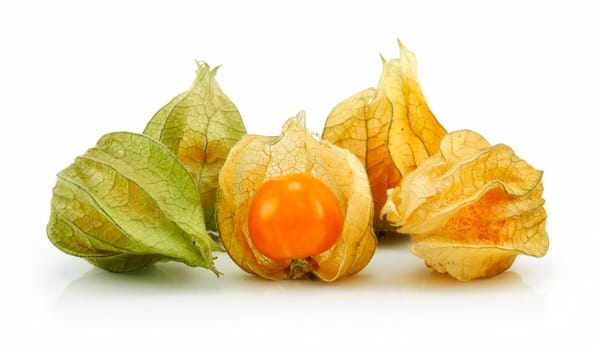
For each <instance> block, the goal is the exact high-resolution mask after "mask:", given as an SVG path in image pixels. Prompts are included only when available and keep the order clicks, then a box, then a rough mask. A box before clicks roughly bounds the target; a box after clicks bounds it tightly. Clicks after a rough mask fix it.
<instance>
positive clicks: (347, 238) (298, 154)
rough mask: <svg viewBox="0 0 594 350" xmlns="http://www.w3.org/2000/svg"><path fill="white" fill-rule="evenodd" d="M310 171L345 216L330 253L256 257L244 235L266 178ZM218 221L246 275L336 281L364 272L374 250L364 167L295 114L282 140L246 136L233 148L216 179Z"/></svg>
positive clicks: (371, 210) (302, 114) (369, 194)
mask: <svg viewBox="0 0 594 350" xmlns="http://www.w3.org/2000/svg"><path fill="white" fill-rule="evenodd" d="M293 173H308V174H311V175H313V176H314V177H316V178H318V179H320V180H321V181H323V182H324V183H325V184H326V185H327V186H328V187H329V188H330V190H331V191H332V192H333V194H334V195H335V196H336V198H337V199H338V201H339V203H340V206H341V210H342V212H343V217H344V220H345V222H344V225H343V230H342V232H341V234H340V237H339V238H338V240H337V241H336V243H335V244H334V246H332V247H331V248H330V249H328V250H326V251H325V252H322V253H321V254H318V255H315V256H311V257H308V258H305V259H283V260H274V259H270V258H268V257H266V256H264V255H263V254H262V253H260V252H259V251H258V250H257V249H256V248H255V246H254V244H253V243H252V241H251V239H250V235H249V232H248V223H247V218H248V212H249V208H250V205H251V202H252V199H253V197H254V195H255V193H256V191H257V190H258V188H259V187H260V186H261V185H262V184H264V183H265V182H266V181H267V180H268V179H270V178H273V177H277V176H283V175H288V174H293ZM219 185H220V187H219V196H218V197H219V202H218V207H217V223H218V227H219V232H220V237H221V240H222V242H223V245H224V246H225V248H226V249H227V252H228V253H229V256H230V257H231V258H232V259H233V260H234V261H235V262H236V263H237V264H238V265H239V266H240V267H241V268H242V269H243V270H245V271H247V272H249V273H253V274H255V275H258V276H261V277H264V278H267V279H273V280H276V279H295V278H302V277H316V278H318V279H320V280H323V281H334V280H336V279H339V278H341V277H344V276H348V275H352V274H354V273H357V272H359V271H360V270H361V269H363V268H364V267H365V266H366V265H367V263H368V262H369V260H370V259H371V257H372V256H373V253H374V251H375V247H376V238H375V233H374V231H373V227H372V220H373V201H372V198H371V191H370V188H369V183H368V180H367V175H366V173H365V169H364V168H363V166H362V164H361V163H360V162H359V160H358V159H357V158H356V157H355V156H354V155H353V154H352V153H350V152H349V151H347V150H344V149H341V148H339V147H336V146H334V145H332V144H331V143H329V142H326V141H319V140H318V139H317V138H316V137H314V136H313V135H312V134H311V133H309V131H308V130H307V129H306V128H305V114H304V113H303V112H301V113H299V114H298V115H297V116H296V117H293V118H290V119H289V120H288V121H287V122H286V123H285V125H284V126H283V130H282V134H281V135H280V136H259V135H247V136H245V137H243V138H242V139H241V140H240V141H239V142H238V143H237V144H236V145H235V146H234V147H233V149H232V150H231V152H230V153H229V156H228V159H227V161H226V162H225V165H224V166H223V168H222V169H221V173H220V178H219Z"/></svg>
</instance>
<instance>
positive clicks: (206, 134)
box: [144, 62, 246, 231]
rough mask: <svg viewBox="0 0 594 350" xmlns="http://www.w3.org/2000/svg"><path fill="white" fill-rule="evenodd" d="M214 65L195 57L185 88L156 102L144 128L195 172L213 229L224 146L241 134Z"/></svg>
mask: <svg viewBox="0 0 594 350" xmlns="http://www.w3.org/2000/svg"><path fill="white" fill-rule="evenodd" d="M217 69H218V67H216V68H214V69H212V70H211V69H210V67H209V66H208V64H206V63H204V62H198V69H197V71H196V79H195V80H194V83H193V84H192V86H191V87H190V89H188V90H187V91H185V92H183V93H181V94H179V95H177V96H176V97H174V98H173V99H172V100H171V101H170V102H169V103H168V104H166V105H165V106H164V107H163V108H161V109H160V110H159V111H158V112H157V113H156V114H155V115H154V116H153V118H152V119H151V120H150V121H149V123H148V124H147V126H146V128H145V130H144V134H145V135H149V136H151V137H154V138H156V139H157V140H159V141H160V142H161V143H163V144H164V145H165V146H166V147H167V148H169V149H170V150H171V151H172V152H173V153H175V154H176V155H177V157H178V158H179V160H180V161H181V162H182V163H183V164H184V166H185V167H186V168H187V169H188V171H189V172H190V173H191V174H192V176H193V177H194V179H195V181H196V184H197V186H198V190H199V192H200V199H201V202H202V206H203V209H204V219H205V223H206V228H207V229H208V230H211V231H216V230H217V228H216V219H215V208H216V201H217V188H218V176H219V172H220V170H221V167H222V166H223V163H224V162H225V160H226V159H227V154H228V153H229V150H230V149H231V148H232V147H233V146H234V145H235V143H237V141H238V140H239V139H240V138H241V137H242V136H243V135H245V134H246V130H245V126H244V124H243V121H242V119H241V116H240V114H239V112H238V111H237V107H235V105H234V104H233V102H231V100H230V99H229V98H228V97H227V96H226V95H225V94H224V93H223V91H222V90H221V87H220V86H219V84H218V83H217V81H216V80H215V75H216V72H217Z"/></svg>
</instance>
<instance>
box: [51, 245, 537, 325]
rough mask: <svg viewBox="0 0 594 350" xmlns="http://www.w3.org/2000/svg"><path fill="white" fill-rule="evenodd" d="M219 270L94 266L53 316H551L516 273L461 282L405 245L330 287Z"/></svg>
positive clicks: (134, 321)
mask: <svg viewBox="0 0 594 350" xmlns="http://www.w3.org/2000/svg"><path fill="white" fill-rule="evenodd" d="M71 263H72V264H84V262H83V261H76V260H75V261H72V262H71ZM217 266H218V267H219V269H220V270H221V271H222V272H223V273H224V275H223V276H222V277H220V278H217V277H215V276H214V274H212V273H211V272H209V271H206V270H202V269H192V268H188V267H186V266H184V265H182V264H178V263H166V264H157V265H156V266H153V267H151V268H148V269H146V270H144V271H141V272H139V273H135V274H113V273H108V272H105V271H102V270H99V269H97V268H94V267H89V268H88V269H87V270H86V272H84V273H82V275H80V276H78V277H76V278H74V279H73V280H72V281H70V282H69V283H67V284H66V285H65V287H64V288H63V290H62V291H61V292H60V293H59V294H58V296H57V297H56V299H55V300H54V301H53V302H52V303H50V307H49V310H48V313H49V314H48V316H49V318H50V319H52V320H54V321H58V322H61V323H63V324H65V325H70V326H76V327H80V326H83V325H85V326H92V327H103V326H104V327H133V328H134V327H140V328H144V327H145V326H146V325H144V324H143V323H142V322H144V320H147V319H151V317H152V315H155V314H159V315H160V316H159V318H161V319H168V318H171V319H172V320H175V322H174V323H173V324H177V323H182V324H184V325H192V324H195V325H196V326H198V325H207V326H208V327H215V328H216V326H217V325H219V326H221V327H223V326H224V325H225V324H226V323H227V322H229V320H230V319H233V320H234V321H233V322H239V323H241V324H243V325H244V326H245V327H248V328H249V327H251V325H254V324H258V323H262V322H264V323H265V322H269V320H270V319H274V320H277V321H278V320H283V322H285V323H286V324H295V325H296V324H300V323H302V322H305V323H313V324H316V323H320V322H321V323H324V322H329V323H330V324H332V325H333V326H332V327H336V325H340V324H343V325H344V326H345V327H347V328H348V327H349V325H350V326H352V327H359V326H362V325H364V324H369V322H371V323H374V322H375V321H374V320H376V321H377V320H381V321H382V322H389V323H390V325H391V326H396V325H399V326H424V327H427V326H440V327H458V326H461V325H464V327H481V326H487V327H488V326H493V325H497V324H499V323H500V322H502V321H503V320H504V321H505V322H506V323H507V324H509V325H519V326H522V325H526V324H530V325H535V324H537V323H539V322H541V321H542V320H543V314H544V313H545V310H546V295H542V294H539V293H537V292H535V291H534V290H533V289H532V288H531V287H530V286H528V285H527V284H526V283H524V282H523V280H522V278H521V276H520V274H518V273H517V272H515V271H513V270H512V271H508V272H505V273H503V274H501V275H499V276H496V277H494V278H491V279H485V280H477V281H473V282H466V283H464V282H459V281H456V280H454V279H452V278H450V277H448V276H446V275H442V274H439V273H436V272H433V271H432V270H430V269H428V268H426V267H425V266H424V265H423V263H422V261H420V260H419V259H417V258H416V257H414V256H412V254H410V253H409V252H408V251H407V249H406V241H405V240H404V239H399V240H392V241H388V242H382V244H381V245H380V247H379V249H378V251H377V253H376V256H375V257H374V259H373V260H372V263H371V264H370V265H369V266H368V267H367V268H366V269H365V270H364V271H363V272H362V273H360V274H358V275H355V276H352V277H350V278H346V279H343V280H340V281H338V282H335V283H331V284H328V283H323V282H319V281H309V280H296V281H267V280H263V279H261V278H258V277H255V276H251V275H248V274H246V273H244V272H243V271H241V270H240V269H239V268H238V267H236V266H235V265H234V264H233V262H232V261H231V260H230V259H229V258H228V257H227V256H226V255H224V254H219V258H218V259H217ZM205 316H206V317H205ZM173 324H172V325H173ZM378 326H379V327H380V328H381V327H384V326H387V325H386V324H384V325H378Z"/></svg>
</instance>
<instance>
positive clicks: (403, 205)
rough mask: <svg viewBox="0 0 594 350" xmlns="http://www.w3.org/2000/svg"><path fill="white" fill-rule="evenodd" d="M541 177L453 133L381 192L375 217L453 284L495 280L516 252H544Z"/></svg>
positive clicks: (503, 152) (504, 153)
mask: <svg viewBox="0 0 594 350" xmlns="http://www.w3.org/2000/svg"><path fill="white" fill-rule="evenodd" d="M542 174H543V172H542V171H540V170H537V169H535V168H533V167H532V166H531V165H530V164H528V163H527V162H526V161H524V160H522V159H520V158H519V157H518V156H517V155H516V154H515V153H514V151H513V150H512V149H511V148H510V147H508V146H506V145H501V144H499V145H494V146H491V145H490V144H489V143H488V142H487V141H486V140H485V139H484V138H483V137H482V136H480V135H479V134H477V133H475V132H472V131H469V130H462V131H457V132H453V133H451V134H448V135H446V136H445V137H444V138H443V140H442V141H441V144H440V150H439V153H438V154H436V155H434V156H431V157H430V158H428V159H427V160H425V162H423V163H422V164H421V165H420V166H419V167H418V168H417V169H416V170H414V171H413V172H411V173H410V174H408V176H406V177H405V178H404V179H403V181H402V182H401V184H400V185H399V186H397V187H395V188H394V189H391V190H390V191H389V192H388V200H387V202H386V204H385V206H384V207H383V209H382V215H383V217H384V218H386V220H387V221H388V222H390V223H391V224H392V225H393V226H394V227H395V228H396V229H397V230H398V232H400V233H406V234H410V235H411V238H412V240H413V243H412V245H411V246H410V250H411V251H412V252H413V253H415V254H416V255H417V256H419V257H420V258H422V259H424V260H425V263H426V264H427V265H428V266H430V267H433V268H435V269H436V270H437V271H439V272H447V273H448V274H450V275H451V276H453V277H454V278H456V279H458V280H471V279H475V278H481V277H490V276H494V275H496V274H498V273H500V272H502V271H505V270H507V269H508V268H509V267H510V266H511V265H512V263H513V261H514V259H515V258H516V256H517V255H520V254H525V255H531V256H535V257H542V256H544V255H545V254H546V252H547V250H548V246H549V240H548V235H547V232H546V216H547V214H546V211H545V209H544V202H545V201H544V199H543V198H542V193H543V184H542Z"/></svg>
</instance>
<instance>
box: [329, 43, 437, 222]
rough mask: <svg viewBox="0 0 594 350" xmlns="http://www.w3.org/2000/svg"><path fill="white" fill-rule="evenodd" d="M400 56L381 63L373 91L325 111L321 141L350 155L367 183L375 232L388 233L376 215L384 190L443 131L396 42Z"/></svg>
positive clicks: (412, 61)
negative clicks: (360, 166)
mask: <svg viewBox="0 0 594 350" xmlns="http://www.w3.org/2000/svg"><path fill="white" fill-rule="evenodd" d="M398 45H399V48H400V58H398V59H392V60H389V61H386V60H385V59H384V58H383V57H382V64H383V71H382V75H381V77H380V80H379V83H378V87H377V89H374V88H368V89H365V90H362V91H360V92H358V93H356V94H354V95H353V96H351V97H349V98H347V99H345V100H343V101H341V102H340V103H339V104H338V105H337V106H336V107H334V108H333V110H332V111H331V112H330V114H329V116H328V118H327V120H326V124H325V126H324V132H323V133H322V139H324V140H328V141H330V142H332V143H333V144H335V145H337V146H340V147H342V148H346V149H348V150H350V151H351V152H353V153H354V154H355V155H356V156H357V157H358V158H359V160H360V161H361V162H362V163H363V165H364V167H365V169H366V171H367V174H368V177H369V182H370V184H371V192H372V194H373V200H374V207H375V216H374V227H375V229H376V231H386V230H390V229H391V227H390V226H389V225H388V226H386V224H385V222H384V221H383V220H382V218H381V217H380V215H379V214H380V210H381V208H382V206H383V205H384V203H385V202H386V198H387V197H386V191H387V190H388V189H390V188H393V187H395V186H397V185H398V184H399V183H400V181H401V180H402V177H403V176H406V174H408V173H410V172H411V171H412V170H414V169H415V168H416V167H417V166H418V164H420V163H421V162H422V161H423V160H425V159H427V158H428V157H429V156H431V155H432V154H435V153H436V152H437V150H438V147H439V141H440V140H441V137H443V136H444V135H445V134H446V130H445V129H444V128H443V127H442V126H441V124H440V123H439V122H438V121H437V119H436V118H435V117H434V116H433V114H432V112H431V110H430V109H429V106H428V105H427V102H426V100H425V97H424V96H423V93H422V91H421V87H420V84H419V82H418V79H417V61H416V58H415V56H414V54H413V53H412V52H411V51H409V50H408V49H406V47H404V45H403V44H402V43H401V42H400V41H398Z"/></svg>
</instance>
